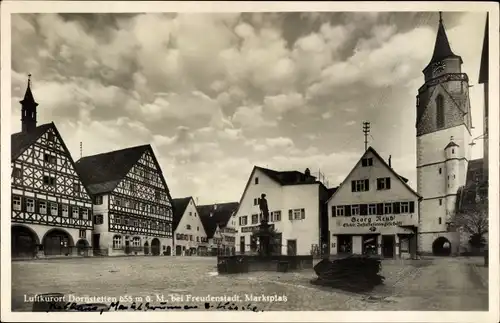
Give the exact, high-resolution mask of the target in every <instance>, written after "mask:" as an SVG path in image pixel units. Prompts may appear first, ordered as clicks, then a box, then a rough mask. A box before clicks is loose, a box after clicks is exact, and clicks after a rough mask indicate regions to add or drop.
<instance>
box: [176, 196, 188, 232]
mask: <svg viewBox="0 0 500 323" xmlns="http://www.w3.org/2000/svg"><path fill="white" fill-rule="evenodd" d="M192 199H193V198H192V197H191V196H188V197H183V198H177V199H173V200H172V207H173V211H174V212H173V213H174V216H173V219H172V228H173V231H175V230H177V227H178V226H179V223H180V222H181V219H182V216H183V215H184V212H185V211H186V208H187V206H188V205H189V201H191V200H192Z"/></svg>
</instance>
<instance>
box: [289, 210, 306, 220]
mask: <svg viewBox="0 0 500 323" xmlns="http://www.w3.org/2000/svg"><path fill="white" fill-rule="evenodd" d="M288 216H289V219H290V220H302V219H305V218H306V212H305V209H292V210H289V211H288Z"/></svg>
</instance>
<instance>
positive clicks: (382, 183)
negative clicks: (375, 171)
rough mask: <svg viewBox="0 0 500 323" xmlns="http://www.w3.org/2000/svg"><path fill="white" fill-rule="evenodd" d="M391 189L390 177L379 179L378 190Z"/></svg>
mask: <svg viewBox="0 0 500 323" xmlns="http://www.w3.org/2000/svg"><path fill="white" fill-rule="evenodd" d="M389 189H391V178H390V177H382V178H377V190H379V191H381V190H389Z"/></svg>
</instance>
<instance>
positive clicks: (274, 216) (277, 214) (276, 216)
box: [270, 211, 281, 222]
mask: <svg viewBox="0 0 500 323" xmlns="http://www.w3.org/2000/svg"><path fill="white" fill-rule="evenodd" d="M270 220H271V222H280V221H281V211H274V212H271V219H270Z"/></svg>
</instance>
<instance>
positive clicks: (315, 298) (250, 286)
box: [12, 257, 488, 311]
mask: <svg viewBox="0 0 500 323" xmlns="http://www.w3.org/2000/svg"><path fill="white" fill-rule="evenodd" d="M382 266H383V269H382V275H384V276H385V277H386V280H385V284H384V285H383V286H380V287H378V288H376V290H374V291H373V292H371V293H370V294H365V295H361V294H354V293H348V292H343V291H339V290H334V289H331V288H322V287H317V286H313V285H311V284H310V283H309V281H310V280H311V279H312V278H314V277H315V274H314V272H313V271H312V270H308V271H302V272H296V273H277V272H276V273H275V272H262V273H250V274H241V275H226V276H220V275H216V259H215V258H212V257H206V258H204V257H117V258H86V259H85V258H82V259H60V260H36V261H18V262H13V264H12V310H13V311H30V310H31V308H32V303H30V302H25V301H24V299H25V295H26V297H30V296H34V295H35V294H40V293H50V292H59V293H63V294H65V295H69V294H73V295H76V296H79V297H82V296H95V297H100V296H109V297H116V298H117V299H118V298H119V297H125V296H127V297H132V298H135V297H139V296H140V297H143V299H146V297H147V296H149V297H152V301H151V303H152V305H159V301H157V300H156V299H155V298H156V297H155V295H157V294H158V295H164V296H165V299H166V300H168V301H169V300H170V299H169V295H177V296H180V295H184V297H186V295H189V294H190V295H193V296H207V295H212V296H223V295H227V296H232V295H240V297H241V300H242V302H241V303H237V304H236V305H237V306H248V305H249V303H251V305H253V306H255V307H256V308H257V309H258V310H263V311H271V310H277V311H283V310H298V311H300V310H322V311H324V310H331V311H333V310H343V311H345V310H403V311H404V310H443V311H452V310H463V311H466V310H471V311H472V310H474V311H479V310H487V309H488V287H487V286H488V280H487V279H488V278H487V268H485V267H483V266H482V263H481V259H480V258H435V259H427V260H419V261H410V260H384V261H383V262H382ZM245 294H247V295H250V294H253V295H262V294H263V295H267V296H273V295H277V296H286V298H287V300H286V302H278V301H277V302H266V301H260V302H259V301H245ZM129 300H130V299H129ZM79 303H82V302H79ZM130 303H131V302H130V301H127V300H125V299H124V301H122V302H121V304H124V305H130ZM176 304H180V305H197V306H199V307H200V309H202V310H204V302H202V301H201V302H189V301H187V300H186V298H184V300H183V301H182V302H177V303H176ZM169 305H170V304H169Z"/></svg>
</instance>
